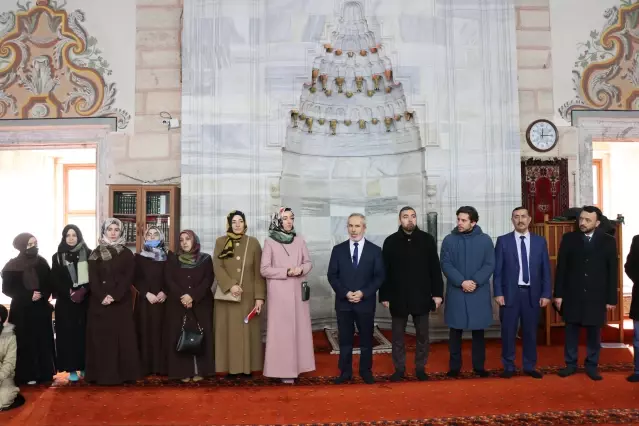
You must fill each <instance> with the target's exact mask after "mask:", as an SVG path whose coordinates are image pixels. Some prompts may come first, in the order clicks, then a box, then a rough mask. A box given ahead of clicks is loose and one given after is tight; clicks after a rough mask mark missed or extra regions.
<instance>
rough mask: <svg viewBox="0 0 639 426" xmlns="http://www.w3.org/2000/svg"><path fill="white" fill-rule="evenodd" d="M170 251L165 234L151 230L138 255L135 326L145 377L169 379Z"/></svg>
mask: <svg viewBox="0 0 639 426" xmlns="http://www.w3.org/2000/svg"><path fill="white" fill-rule="evenodd" d="M166 259H167V250H166V248H165V246H164V233H163V232H162V231H161V230H160V228H158V227H157V226H151V227H149V229H147V230H146V232H145V233H144V246H143V247H142V252H141V253H138V254H136V255H135V288H136V289H137V290H138V293H139V296H138V299H137V303H136V306H135V322H136V325H137V330H138V343H139V346H140V367H141V368H142V375H143V376H148V375H151V374H157V375H160V376H164V375H166V349H165V348H164V346H163V338H162V336H163V334H164V313H165V303H164V302H166V294H167V293H168V290H167V288H166V280H165V276H164V274H165V266H166Z"/></svg>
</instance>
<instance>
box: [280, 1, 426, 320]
mask: <svg viewBox="0 0 639 426" xmlns="http://www.w3.org/2000/svg"><path fill="white" fill-rule="evenodd" d="M383 50H384V49H383V48H382V46H380V45H378V44H377V43H376V39H375V35H374V34H373V33H372V32H371V31H370V30H369V29H368V24H367V22H366V19H365V18H364V13H363V8H362V5H361V4H360V3H359V2H355V1H349V2H345V3H344V5H343V7H342V10H341V16H339V17H338V21H337V26H336V30H335V31H334V32H333V33H332V36H331V40H330V43H326V44H324V49H323V52H322V55H320V56H318V57H317V58H315V60H314V62H313V69H312V72H311V82H310V83H307V84H304V86H303V89H302V95H301V97H300V104H299V108H298V109H296V110H292V111H291V112H290V122H289V123H288V127H287V132H286V142H285V146H284V149H283V169H282V177H281V181H280V194H281V199H282V203H283V205H285V206H289V207H291V208H292V209H293V210H294V211H295V213H296V215H297V218H296V228H297V230H298V232H299V233H300V234H301V235H303V236H304V238H305V239H306V241H307V244H308V247H309V250H310V252H311V257H312V259H313V264H314V267H313V271H312V272H311V276H310V278H309V281H310V285H311V288H312V291H311V304H310V306H311V317H312V321H313V328H314V329H319V328H322V327H324V326H333V325H334V324H335V319H334V318H335V313H334V294H333V291H332V289H331V287H330V285H329V283H328V279H327V277H326V271H327V269H328V262H329V258H330V254H331V249H332V247H333V246H334V245H335V244H337V243H339V242H341V241H344V240H346V239H347V238H348V234H347V230H346V223H347V218H348V216H349V214H351V213H353V212H358V213H362V214H364V215H366V218H367V233H366V238H367V239H368V240H370V241H372V242H374V243H375V244H378V245H380V246H381V245H382V244H383V242H384V239H385V238H386V237H387V236H388V235H389V234H391V233H393V232H395V231H396V230H397V218H398V211H399V209H400V208H401V207H403V206H405V205H411V206H413V207H414V208H416V209H417V210H418V213H420V214H421V213H424V211H425V209H424V193H425V185H426V170H425V166H424V165H425V158H424V155H425V153H424V146H423V144H422V140H421V137H420V132H419V125H418V123H417V122H416V118H417V117H416V115H415V113H414V112H412V111H409V110H408V109H407V106H406V97H405V96H404V90H403V87H402V84H401V83H399V82H396V81H394V79H393V67H392V64H391V61H390V59H389V58H388V57H387V56H386V55H385V54H384V51H383ZM421 216H422V217H424V216H425V215H424V214H421ZM377 315H378V318H377V322H378V323H379V324H380V325H383V326H386V325H389V324H390V321H389V318H390V317H389V315H388V313H387V311H386V310H384V309H378V314H377Z"/></svg>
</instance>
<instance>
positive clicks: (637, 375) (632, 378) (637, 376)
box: [626, 373, 639, 383]
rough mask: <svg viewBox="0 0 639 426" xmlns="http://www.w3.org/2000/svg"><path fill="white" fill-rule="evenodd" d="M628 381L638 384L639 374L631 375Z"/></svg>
mask: <svg viewBox="0 0 639 426" xmlns="http://www.w3.org/2000/svg"><path fill="white" fill-rule="evenodd" d="M626 380H628V381H629V382H630V383H638V382H639V373H634V374H631V375H630V376H628V377H626Z"/></svg>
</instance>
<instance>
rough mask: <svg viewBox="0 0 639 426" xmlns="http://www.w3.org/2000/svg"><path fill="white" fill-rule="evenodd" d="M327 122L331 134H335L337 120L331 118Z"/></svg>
mask: <svg viewBox="0 0 639 426" xmlns="http://www.w3.org/2000/svg"><path fill="white" fill-rule="evenodd" d="M329 124H330V126H331V135H333V136H335V135H336V130H337V120H331V121H330V123H329Z"/></svg>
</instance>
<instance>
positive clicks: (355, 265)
mask: <svg viewBox="0 0 639 426" xmlns="http://www.w3.org/2000/svg"><path fill="white" fill-rule="evenodd" d="M353 245H354V246H355V250H353V266H354V267H355V268H357V246H358V245H359V243H353Z"/></svg>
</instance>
